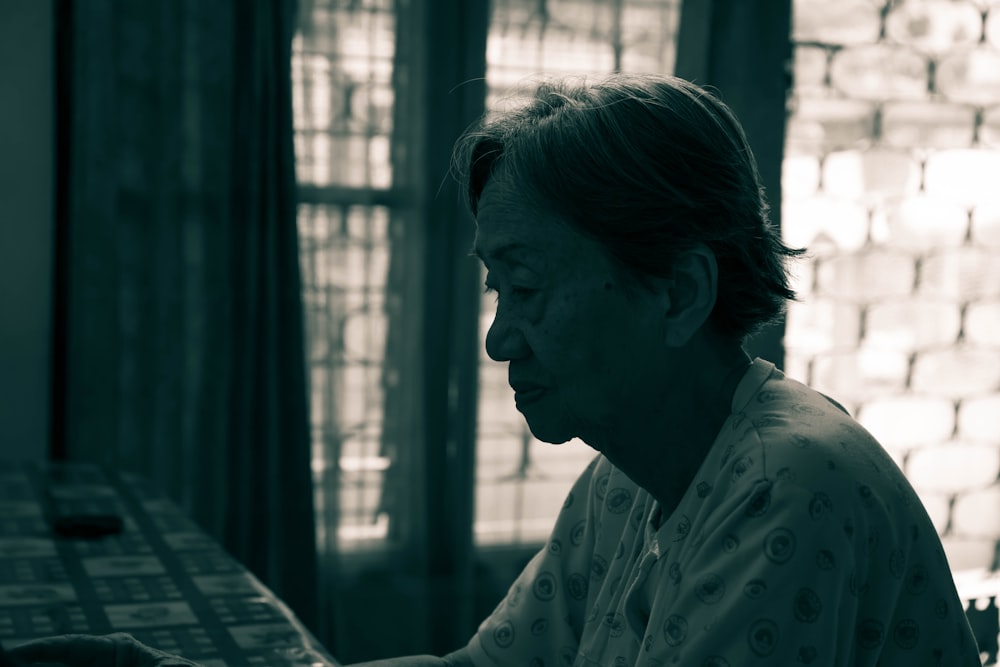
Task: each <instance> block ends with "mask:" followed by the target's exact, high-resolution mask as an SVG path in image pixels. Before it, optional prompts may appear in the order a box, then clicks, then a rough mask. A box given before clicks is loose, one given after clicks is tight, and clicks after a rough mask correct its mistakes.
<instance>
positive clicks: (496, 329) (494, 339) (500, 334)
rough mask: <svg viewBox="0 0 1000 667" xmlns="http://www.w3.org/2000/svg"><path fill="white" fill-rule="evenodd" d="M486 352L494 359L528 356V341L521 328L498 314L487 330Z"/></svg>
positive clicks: (503, 359)
mask: <svg viewBox="0 0 1000 667" xmlns="http://www.w3.org/2000/svg"><path fill="white" fill-rule="evenodd" d="M486 354H488V355H489V357H490V359H492V360H493V361H510V360H512V359H519V358H521V357H524V356H527V354H528V342H527V340H525V338H524V333H523V332H522V331H521V329H520V328H518V327H516V326H513V325H512V324H511V323H510V322H509V321H508V320H507V318H505V317H502V316H500V315H497V316H496V317H494V318H493V323H492V324H491V325H490V328H489V330H488V331H487V332H486Z"/></svg>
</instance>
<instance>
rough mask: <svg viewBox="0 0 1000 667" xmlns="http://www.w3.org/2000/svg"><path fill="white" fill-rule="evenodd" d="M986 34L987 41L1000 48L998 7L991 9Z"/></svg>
mask: <svg viewBox="0 0 1000 667" xmlns="http://www.w3.org/2000/svg"><path fill="white" fill-rule="evenodd" d="M984 34H985V36H986V41H987V42H989V43H990V44H992V45H993V46H995V47H997V48H1000V10H998V9H996V8H994V9H991V10H990V15H989V16H988V17H987V19H986V28H985V31H984Z"/></svg>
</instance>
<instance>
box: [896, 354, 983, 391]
mask: <svg viewBox="0 0 1000 667" xmlns="http://www.w3.org/2000/svg"><path fill="white" fill-rule="evenodd" d="M912 386H913V390H914V391H916V392H918V393H922V394H927V395H931V396H947V397H954V398H960V397H965V396H974V395H976V394H983V393H987V392H991V391H995V390H996V388H997V387H1000V355H998V354H997V353H996V351H994V350H983V349H977V348H972V347H955V348H950V349H945V350H936V351H933V352H922V353H920V354H918V355H917V359H916V362H915V363H914V366H913V378H912Z"/></svg>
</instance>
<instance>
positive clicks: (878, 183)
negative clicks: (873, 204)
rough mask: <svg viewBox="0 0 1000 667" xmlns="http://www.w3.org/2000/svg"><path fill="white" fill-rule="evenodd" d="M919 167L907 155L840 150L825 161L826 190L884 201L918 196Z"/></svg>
mask: <svg viewBox="0 0 1000 667" xmlns="http://www.w3.org/2000/svg"><path fill="white" fill-rule="evenodd" d="M919 187H920V165H919V164H918V163H917V162H916V160H914V159H913V158H912V157H911V156H910V154H909V153H908V152H904V151H899V150H884V149H869V150H865V151H860V150H850V151H837V152H835V153H830V154H829V155H827V157H826V159H825V160H824V161H823V191H824V192H825V193H827V194H828V195H832V196H834V197H843V198H845V199H864V200H866V201H872V200H882V199H888V198H891V197H902V196H904V195H913V194H916V192H917V190H918V188H919Z"/></svg>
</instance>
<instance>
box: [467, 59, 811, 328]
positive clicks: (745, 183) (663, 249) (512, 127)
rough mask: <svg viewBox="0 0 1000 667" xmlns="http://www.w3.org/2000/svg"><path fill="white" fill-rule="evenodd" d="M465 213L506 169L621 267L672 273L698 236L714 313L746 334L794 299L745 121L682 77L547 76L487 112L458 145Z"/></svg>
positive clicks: (638, 274) (641, 273) (720, 324)
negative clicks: (710, 256) (519, 101)
mask: <svg viewBox="0 0 1000 667" xmlns="http://www.w3.org/2000/svg"><path fill="white" fill-rule="evenodd" d="M453 166H454V169H455V171H456V175H457V177H458V178H459V180H460V181H461V182H462V183H463V185H464V186H465V188H466V195H467V197H468V203H469V206H470V208H471V210H472V213H473V215H476V214H477V212H478V204H479V197H480V196H481V195H482V192H483V188H484V187H485V185H486V182H487V181H488V180H489V179H490V178H491V177H492V176H493V175H494V174H495V173H497V172H498V171H500V169H501V167H502V170H503V175H504V177H505V178H511V179H513V181H512V182H513V183H515V184H516V185H517V187H519V188H520V190H521V191H522V192H523V193H524V195H525V197H527V198H528V199H529V201H531V202H532V203H533V204H534V205H537V206H538V207H539V208H540V209H543V210H546V211H548V212H550V213H552V214H554V215H555V216H557V217H558V218H560V219H562V220H564V221H565V222H567V223H568V224H570V225H572V226H573V227H574V228H576V229H577V230H578V231H580V232H582V233H583V234H584V235H586V236H588V237H590V238H592V239H594V240H596V241H598V242H599V243H600V244H601V246H602V247H603V248H604V250H605V251H606V252H607V253H608V255H609V256H610V257H611V258H612V259H613V260H615V261H616V263H617V264H619V265H620V266H622V267H623V268H624V269H625V270H626V272H627V274H629V275H631V276H632V277H634V278H636V279H638V281H639V282H640V283H642V281H643V278H644V277H648V276H660V277H667V276H669V275H670V273H671V268H672V260H673V259H674V257H676V256H677V254H678V253H679V252H683V251H684V250H685V249H687V248H690V247H693V246H694V245H696V244H705V245H706V246H708V247H709V248H710V249H711V250H712V251H713V252H714V253H715V256H716V261H717V262H718V265H719V278H718V297H717V299H716V305H715V308H714V310H713V311H712V315H711V318H710V321H711V322H712V323H713V324H714V325H715V327H716V328H717V330H718V331H719V332H720V333H722V334H723V335H727V336H732V337H735V338H738V339H740V340H743V339H745V338H746V337H747V336H748V335H750V334H752V333H754V332H756V331H757V330H759V329H760V328H762V327H763V326H765V325H766V324H768V323H770V322H772V321H773V320H775V319H776V318H778V317H779V316H780V314H781V312H782V310H783V308H784V306H785V302H786V301H787V300H789V299H794V298H795V293H794V292H793V291H792V290H791V288H790V287H789V280H788V273H787V269H786V259H787V258H790V257H794V256H797V255H799V254H801V253H802V252H804V251H803V250H798V249H792V248H789V247H788V246H786V245H785V244H784V243H782V241H781V237H780V233H779V231H778V230H777V228H776V227H775V226H774V225H773V224H772V223H771V222H770V220H769V218H768V205H767V201H766V199H765V196H764V192H763V188H762V186H761V183H760V176H759V174H758V171H757V163H756V160H755V159H754V157H753V154H752V152H751V150H750V146H749V144H748V143H747V139H746V135H745V134H744V131H743V128H742V127H741V126H740V123H739V121H738V120H737V119H736V116H735V115H734V114H733V112H732V111H731V110H730V109H729V107H728V106H726V105H725V104H724V103H723V102H722V101H720V100H719V99H718V98H717V97H715V96H714V95H712V94H711V93H709V92H708V91H706V90H704V89H703V88H700V87H698V86H696V85H694V84H692V83H690V82H687V81H684V80H683V79H679V78H676V77H667V76H655V75H626V74H617V75H613V76H610V77H608V78H605V79H603V80H600V81H597V82H592V83H586V84H582V83H581V84H571V83H569V82H568V81H565V80H561V81H554V82H546V83H544V84H542V85H541V86H540V87H539V88H538V89H537V91H536V92H535V94H534V96H533V98H532V99H531V100H530V102H529V103H528V104H527V105H524V106H521V107H518V108H516V109H515V110H513V111H510V112H505V113H499V114H487V116H485V117H484V119H483V120H482V121H481V122H480V123H478V124H477V125H475V126H474V127H473V128H472V129H470V130H469V131H467V132H466V133H465V134H464V135H463V136H462V137H461V138H460V139H459V140H458V143H457V144H456V146H455V153H454V160H453Z"/></svg>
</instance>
